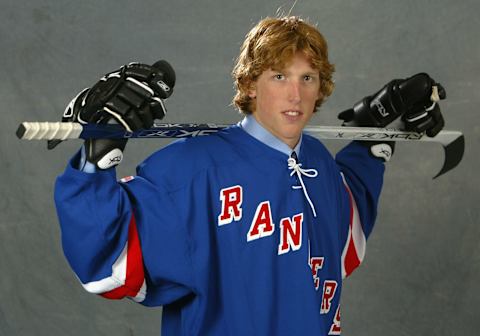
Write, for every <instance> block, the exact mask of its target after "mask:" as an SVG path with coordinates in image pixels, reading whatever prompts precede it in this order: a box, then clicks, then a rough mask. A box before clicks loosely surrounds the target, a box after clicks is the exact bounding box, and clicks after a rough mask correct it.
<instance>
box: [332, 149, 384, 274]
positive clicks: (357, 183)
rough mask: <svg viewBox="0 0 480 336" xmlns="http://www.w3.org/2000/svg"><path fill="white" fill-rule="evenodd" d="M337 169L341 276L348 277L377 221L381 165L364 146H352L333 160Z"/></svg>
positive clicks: (360, 261) (381, 181)
mask: <svg viewBox="0 0 480 336" xmlns="http://www.w3.org/2000/svg"><path fill="white" fill-rule="evenodd" d="M336 162H337V165H338V167H339V169H340V177H339V183H338V184H339V188H340V207H339V209H340V214H339V218H340V222H341V224H340V225H341V227H340V232H341V234H340V246H341V247H342V250H341V254H342V276H343V278H345V277H347V276H349V275H350V274H351V273H352V272H353V271H354V270H355V269H356V268H357V267H358V266H359V265H360V264H361V263H362V261H363V260H364V257H365V252H366V241H367V239H368V237H369V235H370V233H371V232H372V229H373V226H374V223H375V219H376V217H377V206H378V202H379V196H380V192H381V189H382V185H383V174H384V170H385V167H384V163H383V161H382V160H381V159H378V158H374V157H373V156H371V155H370V153H369V149H368V147H367V146H364V145H362V144H360V143H358V142H352V143H351V144H349V145H347V146H346V147H345V148H344V149H342V150H341V151H340V152H339V153H338V154H337V156H336Z"/></svg>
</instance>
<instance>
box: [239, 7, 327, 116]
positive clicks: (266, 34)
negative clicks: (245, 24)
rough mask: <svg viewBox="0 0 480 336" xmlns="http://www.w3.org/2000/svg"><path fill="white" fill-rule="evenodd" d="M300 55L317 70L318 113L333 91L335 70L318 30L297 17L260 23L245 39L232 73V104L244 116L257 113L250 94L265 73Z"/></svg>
mask: <svg viewBox="0 0 480 336" xmlns="http://www.w3.org/2000/svg"><path fill="white" fill-rule="evenodd" d="M298 52H301V53H303V54H304V55H305V56H306V57H307V58H308V59H309V60H310V63H311V66H312V67H313V68H314V69H318V72H319V75H320V89H319V97H320V98H319V99H318V100H317V101H316V103H315V111H316V110H317V109H318V107H320V105H321V104H322V102H323V101H324V100H325V98H326V97H328V96H329V95H330V94H331V93H332V91H333V88H334V83H333V79H332V74H333V72H334V71H335V67H334V65H333V64H331V63H330V62H329V61H328V47H327V42H326V41H325V38H324V37H323V35H322V34H321V33H320V32H319V31H318V29H317V28H316V27H315V26H313V25H312V24H310V23H307V22H305V21H304V20H302V19H301V18H299V17H296V16H284V17H278V18H272V17H267V18H265V19H263V20H261V21H260V22H259V23H258V24H257V25H256V26H255V27H253V28H252V29H251V30H250V32H249V33H248V34H247V35H246V38H245V41H244V42H243V44H242V46H241V48H240V54H239V56H238V58H237V60H236V64H235V66H234V68H233V71H232V76H233V78H234V83H235V88H236V91H237V92H236V94H235V96H234V98H233V104H234V105H235V106H237V108H238V109H239V110H240V111H241V112H243V113H244V114H251V113H252V112H253V111H254V103H253V102H254V100H253V99H252V98H251V97H249V95H248V93H249V91H250V90H251V88H252V86H253V84H254V83H255V81H256V80H257V78H258V77H259V76H260V75H261V74H262V72H263V71H265V70H268V69H272V68H274V69H283V68H284V67H285V66H286V65H287V64H288V62H289V61H290V60H291V59H292V58H293V56H294V55H295V54H296V53H298Z"/></svg>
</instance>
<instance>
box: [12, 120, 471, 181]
mask: <svg viewBox="0 0 480 336" xmlns="http://www.w3.org/2000/svg"><path fill="white" fill-rule="evenodd" d="M229 126H230V125H219V124H164V123H161V124H159V123H156V124H154V125H153V127H152V128H150V129H145V130H140V131H136V132H127V131H125V129H123V128H122V127H121V126H119V125H95V124H87V125H82V124H79V123H71V122H66V123H65V122H23V123H21V124H20V125H19V127H18V129H17V137H18V138H19V139H25V140H67V139H99V138H189V137H195V136H203V135H208V134H212V133H216V132H218V131H220V130H222V129H224V128H226V127H229ZM305 132H306V133H308V134H311V135H312V136H314V137H316V138H319V139H333V140H362V141H417V142H418V141H421V142H437V143H440V144H441V145H442V146H443V149H444V151H445V161H444V163H443V167H442V169H441V170H440V172H439V173H438V174H437V175H435V177H434V178H437V177H438V176H440V175H442V174H444V173H446V172H448V171H449V170H451V169H453V168H455V167H456V166H457V165H458V164H459V163H460V161H461V160H462V158H463V153H464V150H465V139H464V136H463V134H462V133H461V132H459V131H448V130H444V131H441V132H440V133H438V134H437V135H436V136H435V137H428V136H427V135H425V134H424V133H415V132H407V131H401V130H398V129H389V128H370V127H342V126H307V127H306V128H305Z"/></svg>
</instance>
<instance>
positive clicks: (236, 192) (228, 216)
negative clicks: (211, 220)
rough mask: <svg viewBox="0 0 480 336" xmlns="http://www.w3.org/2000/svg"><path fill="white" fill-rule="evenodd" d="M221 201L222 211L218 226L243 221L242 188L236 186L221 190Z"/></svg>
mask: <svg viewBox="0 0 480 336" xmlns="http://www.w3.org/2000/svg"><path fill="white" fill-rule="evenodd" d="M220 201H221V202H222V205H221V207H222V211H221V213H220V215H219V216H218V226H221V225H225V224H230V223H231V222H233V221H239V220H240V219H242V202H243V189H242V186H239V185H236V186H233V187H228V188H224V189H222V190H220Z"/></svg>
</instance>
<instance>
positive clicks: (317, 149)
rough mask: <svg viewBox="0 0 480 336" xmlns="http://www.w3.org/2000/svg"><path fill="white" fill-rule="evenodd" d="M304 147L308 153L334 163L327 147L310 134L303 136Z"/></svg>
mask: <svg viewBox="0 0 480 336" xmlns="http://www.w3.org/2000/svg"><path fill="white" fill-rule="evenodd" d="M302 146H305V147H304V148H305V150H306V151H307V153H315V155H318V156H320V157H321V158H322V159H324V160H332V161H333V156H332V154H331V153H330V152H329V151H328V149H327V147H325V145H324V144H323V143H322V142H321V141H320V140H318V139H317V138H315V137H313V136H311V135H309V134H305V133H304V134H303V137H302Z"/></svg>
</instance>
